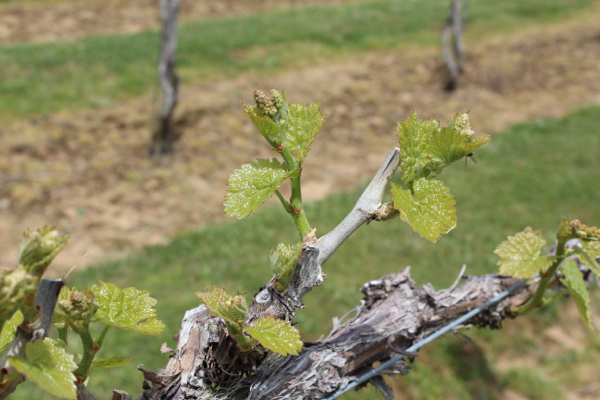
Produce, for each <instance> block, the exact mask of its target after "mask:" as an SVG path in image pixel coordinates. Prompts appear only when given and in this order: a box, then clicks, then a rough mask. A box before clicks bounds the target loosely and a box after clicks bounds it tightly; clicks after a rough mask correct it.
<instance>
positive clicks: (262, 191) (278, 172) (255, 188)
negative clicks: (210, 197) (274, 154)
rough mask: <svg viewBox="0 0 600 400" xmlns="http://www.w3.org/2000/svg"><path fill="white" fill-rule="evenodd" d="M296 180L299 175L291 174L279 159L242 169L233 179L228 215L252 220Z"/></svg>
mask: <svg viewBox="0 0 600 400" xmlns="http://www.w3.org/2000/svg"><path fill="white" fill-rule="evenodd" d="M293 176H298V171H292V172H288V171H287V170H286V169H285V168H284V166H283V165H282V164H281V163H280V162H279V161H277V159H275V158H273V159H272V160H266V159H258V160H257V162H251V163H250V164H245V165H242V168H241V169H236V170H235V171H233V172H232V173H231V175H230V176H229V182H227V184H228V185H229V188H227V191H228V193H227V196H226V198H225V214H227V215H229V216H231V217H237V218H238V219H242V218H248V217H249V216H250V214H252V213H254V212H256V210H258V207H260V206H261V204H262V203H264V202H265V201H266V200H267V199H268V198H269V197H270V196H271V195H272V194H273V193H274V192H275V189H277V188H278V187H279V185H281V183H282V182H283V181H284V180H286V179H287V178H291V177H293Z"/></svg>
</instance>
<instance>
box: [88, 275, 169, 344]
mask: <svg viewBox="0 0 600 400" xmlns="http://www.w3.org/2000/svg"><path fill="white" fill-rule="evenodd" d="M100 283H101V286H100V287H98V286H96V285H94V287H93V288H92V292H94V296H95V297H96V301H97V302H98V311H96V314H95V315H94V317H95V319H96V320H98V321H101V322H104V323H105V324H108V325H111V326H116V327H117V328H121V329H125V330H128V331H133V332H137V333H142V334H145V335H159V334H160V333H161V332H162V330H163V329H164V327H165V325H164V324H163V323H162V322H161V321H159V320H158V319H156V310H154V309H153V308H152V307H154V306H155V305H156V303H157V301H156V300H155V299H153V298H152V297H150V296H149V292H148V291H146V290H138V289H136V288H134V287H130V288H126V289H121V288H119V287H118V286H116V285H113V284H112V283H106V282H102V281H100Z"/></svg>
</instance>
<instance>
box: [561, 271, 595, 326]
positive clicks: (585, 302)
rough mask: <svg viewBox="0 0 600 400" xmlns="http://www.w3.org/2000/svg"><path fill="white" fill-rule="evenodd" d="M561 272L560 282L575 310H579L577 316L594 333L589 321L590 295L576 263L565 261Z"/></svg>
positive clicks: (590, 315)
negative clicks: (567, 289) (571, 298)
mask: <svg viewBox="0 0 600 400" xmlns="http://www.w3.org/2000/svg"><path fill="white" fill-rule="evenodd" d="M562 270H563V275H564V276H565V279H561V280H560V281H561V282H562V283H563V285H565V286H566V287H567V288H569V292H570V293H571V295H572V296H573V300H575V304H577V310H579V315H580V316H581V319H582V320H583V322H584V323H585V326H587V328H588V329H589V330H590V331H592V332H594V327H593V326H592V319H591V318H592V314H591V312H590V294H589V293H588V290H587V286H586V284H585V281H584V280H583V274H582V273H581V271H579V268H578V267H577V263H576V262H575V261H573V260H566V261H565V262H564V263H563V266H562Z"/></svg>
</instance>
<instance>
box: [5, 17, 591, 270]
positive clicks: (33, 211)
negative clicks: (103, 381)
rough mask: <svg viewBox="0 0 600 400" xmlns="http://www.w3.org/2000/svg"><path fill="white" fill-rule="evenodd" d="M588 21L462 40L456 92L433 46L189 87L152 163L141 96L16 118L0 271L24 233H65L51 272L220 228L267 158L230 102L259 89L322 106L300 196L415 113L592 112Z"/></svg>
mask: <svg viewBox="0 0 600 400" xmlns="http://www.w3.org/2000/svg"><path fill="white" fill-rule="evenodd" d="M598 16H599V14H598V13H596V14H595V15H590V19H589V20H588V21H576V22H569V23H563V24H560V25H556V26H553V27H549V28H548V27H546V28H544V29H536V30H531V31H528V32H525V33H523V32H521V33H519V34H518V35H514V36H510V35H509V36H505V37H499V38H495V39H492V40H486V41H484V42H481V43H477V44H467V54H466V73H465V76H464V79H463V80H462V82H461V83H460V87H459V89H458V90H457V91H455V92H453V93H447V92H444V91H442V90H441V88H442V86H443V85H442V78H441V74H440V60H439V55H438V54H437V52H434V51H430V50H426V51H423V50H416V51H411V52H403V53H402V54H399V52H378V53H372V54H369V55H366V56H364V57H361V58H360V60H358V61H351V62H346V63H343V64H335V65H327V66H320V67H314V68H308V69H303V70H297V71H288V72H285V73H281V74H279V75H277V76H273V77H271V78H268V79H267V78H256V77H252V76H244V77H240V78H238V79H234V80H228V81H222V82H217V83H210V84H202V85H198V86H194V87H185V88H183V90H182V94H181V101H180V104H179V106H178V108H177V110H176V114H177V129H178V131H179V132H181V133H182V139H181V141H180V142H179V143H178V145H177V151H176V152H175V153H174V154H173V155H171V156H167V157H164V158H163V159H162V160H160V161H153V160H150V159H148V158H147V157H146V146H147V141H148V137H149V133H150V124H151V115H152V112H153V110H154V109H155V107H156V106H157V104H156V103H153V101H152V100H150V99H149V98H141V99H137V100H132V101H129V102H125V103H122V104H119V105H118V106H113V107H110V108H104V109H97V110H89V111H81V112H73V113H61V114H54V115H48V116H44V117H38V118H31V119H27V120H20V121H17V122H13V123H11V124H10V125H7V126H4V127H1V128H0V141H1V143H2V144H3V145H2V146H1V147H0V221H2V224H1V225H0V265H1V266H4V267H11V266H12V265H13V264H14V262H15V260H16V257H17V249H18V243H19V240H20V236H21V232H22V231H23V230H25V229H26V228H37V227H40V226H43V225H44V224H52V225H55V226H57V227H58V228H59V229H60V230H61V231H63V232H66V233H67V234H69V235H70V236H71V239H70V244H69V246H67V248H66V249H65V251H64V252H63V253H62V254H61V255H60V256H59V257H58V258H57V259H56V260H55V262H54V263H53V267H52V271H51V272H50V274H51V275H55V276H56V275H60V274H62V273H63V272H64V271H65V270H66V269H68V268H69V267H71V266H72V265H73V264H75V263H77V262H78V261H79V260H80V259H81V258H82V257H83V256H84V254H86V253H87V252H88V251H90V250H93V253H92V254H91V255H89V256H88V257H86V258H85V260H84V261H83V263H82V264H83V265H88V264H90V263H94V262H96V261H98V260H102V259H106V257H107V256H118V255H120V254H125V253H126V252H127V251H128V250H131V249H136V248H140V247H142V246H146V245H152V244H158V243H165V242H167V241H168V240H169V238H171V237H172V236H173V235H174V234H176V233H178V232H182V231H185V230H190V229H198V228H200V227H201V226H202V225H204V224H207V223H210V222H213V221H216V220H219V219H221V218H222V215H223V207H222V203H223V198H224V195H225V189H226V182H227V177H228V174H229V173H230V171H231V170H233V169H235V168H239V166H240V165H241V164H243V163H245V162H247V161H248V160H253V159H255V158H257V157H270V156H272V153H271V151H270V149H269V147H268V145H266V143H264V141H263V140H262V138H261V137H260V134H258V132H256V131H255V128H254V127H253V125H252V124H251V122H250V121H249V120H248V119H247V118H246V117H245V115H244V114H243V112H242V109H241V105H240V100H243V101H245V102H247V103H250V102H251V101H252V98H251V94H252V91H253V90H254V89H256V88H259V89H262V90H268V89H270V88H284V89H285V90H286V92H287V94H288V97H289V99H290V100H291V101H299V102H309V101H321V106H322V109H323V110H324V112H325V113H326V114H327V121H326V123H325V126H324V128H323V131H322V132H321V134H320V136H319V137H318V138H317V140H316V142H315V143H314V146H313V150H312V151H311V154H309V156H308V158H307V160H306V162H305V165H304V179H303V182H304V184H305V188H304V189H303V192H304V194H305V197H306V198H307V199H308V200H317V199H321V198H323V197H325V196H327V195H328V194H329V193H331V192H334V191H339V190H341V189H343V188H351V187H353V186H355V185H356V184H357V183H358V182H362V181H364V180H366V179H368V178H369V177H371V176H372V175H373V173H374V172H375V171H376V170H377V168H378V167H379V164H380V163H381V161H382V160H383V159H384V157H385V154H386V153H387V151H388V150H389V149H391V148H393V147H394V146H396V145H397V142H396V135H395V132H394V129H395V125H396V122H397V121H399V120H402V119H404V118H406V116H407V115H408V114H409V113H410V111H411V110H413V109H414V110H416V111H417V112H419V115H420V116H421V117H427V118H431V117H435V118H436V119H439V120H441V121H442V122H446V121H448V120H449V119H450V118H451V117H452V115H453V114H454V113H455V112H457V111H467V110H470V115H471V116H472V119H473V126H474V129H475V130H476V131H478V132H481V133H494V132H497V131H500V130H502V129H504V128H506V127H508V126H510V125H513V124H515V123H518V122H521V121H525V120H528V119H532V118H541V117H559V116H561V115H564V114H565V113H567V112H569V111H570V110H572V109H573V108H575V107H579V106H582V105H586V104H594V103H600V26H599V25H598V24H597V21H598Z"/></svg>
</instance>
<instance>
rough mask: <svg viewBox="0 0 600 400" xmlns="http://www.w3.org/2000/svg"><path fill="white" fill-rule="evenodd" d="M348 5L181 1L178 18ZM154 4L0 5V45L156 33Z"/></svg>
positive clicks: (135, 0)
mask: <svg viewBox="0 0 600 400" xmlns="http://www.w3.org/2000/svg"><path fill="white" fill-rule="evenodd" d="M349 1H350V0H220V1H211V0H193V1H182V2H181V9H180V12H179V18H180V20H181V21H189V20H193V19H197V18H215V17H231V16H235V15H245V14H251V13H256V12H260V11H263V10H267V9H273V8H286V7H303V6H309V5H315V4H324V3H325V4H339V3H344V2H349ZM159 26H160V12H159V9H158V1H156V0H83V1H66V2H60V3H9V4H5V5H0V45H2V44H9V43H16V42H21V43H38V42H52V41H73V40H77V39H79V38H82V37H84V36H88V35H105V34H130V33H135V32H139V31H142V30H145V29H152V28H159Z"/></svg>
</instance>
